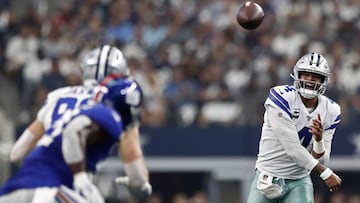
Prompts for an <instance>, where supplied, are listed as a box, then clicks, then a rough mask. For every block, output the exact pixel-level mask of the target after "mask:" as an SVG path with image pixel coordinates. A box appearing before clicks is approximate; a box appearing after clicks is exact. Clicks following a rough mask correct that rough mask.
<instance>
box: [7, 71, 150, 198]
mask: <svg viewBox="0 0 360 203" xmlns="http://www.w3.org/2000/svg"><path fill="white" fill-rule="evenodd" d="M94 89H95V101H97V102H100V103H97V102H94V100H92V99H87V100H83V101H85V102H81V104H80V106H79V107H78V108H72V107H73V106H72V105H68V106H66V107H68V108H66V107H64V108H65V109H64V113H63V114H62V115H61V116H59V117H57V118H56V119H55V120H54V122H53V123H52V124H51V126H50V127H49V128H48V129H47V130H46V133H45V135H44V136H42V138H41V139H40V140H39V142H38V144H37V146H36V147H35V148H34V149H33V150H32V151H31V152H30V153H29V154H28V155H27V156H26V158H25V160H24V162H23V165H22V167H21V168H20V170H19V171H18V173H17V174H15V176H13V177H12V178H10V179H9V180H8V181H7V182H6V183H5V185H4V186H3V187H2V188H1V189H0V203H5V202H6V203H8V202H17V203H28V202H50V203H52V202H90V203H102V202H104V199H103V197H102V196H101V194H100V192H99V191H98V190H97V188H96V187H95V186H94V185H93V183H92V182H91V179H90V177H89V176H88V172H91V173H95V172H96V164H97V163H98V162H99V161H101V160H104V159H105V158H106V157H107V156H108V154H109V151H110V148H111V147H112V146H113V145H114V144H116V143H117V144H118V149H119V157H120V158H121V159H122V161H123V162H124V170H125V172H126V175H127V179H128V186H129V189H130V191H133V192H134V193H136V194H137V195H143V196H147V195H150V194H151V185H150V183H149V181H148V170H147V167H146V165H145V163H144V159H143V155H142V150H141V147H140V142H139V131H138V121H139V108H140V105H141V101H142V90H141V88H140V86H139V85H138V84H137V83H136V81H134V80H133V79H132V78H131V77H129V76H121V77H118V76H115V75H110V76H109V77H107V78H105V79H104V80H103V82H102V86H100V87H96V88H94Z"/></svg>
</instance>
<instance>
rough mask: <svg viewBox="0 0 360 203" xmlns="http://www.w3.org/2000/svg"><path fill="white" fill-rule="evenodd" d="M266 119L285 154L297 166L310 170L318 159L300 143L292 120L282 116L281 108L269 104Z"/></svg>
mask: <svg viewBox="0 0 360 203" xmlns="http://www.w3.org/2000/svg"><path fill="white" fill-rule="evenodd" d="M267 120H268V122H269V124H270V126H271V128H272V130H273V134H274V135H275V136H276V137H277V138H278V140H279V142H280V143H281V145H282V146H283V147H284V149H285V151H286V154H287V155H289V156H290V157H291V158H292V159H293V160H294V161H295V162H296V163H297V164H298V165H299V166H302V167H304V168H305V169H307V170H309V171H311V170H312V169H313V168H314V167H315V166H316V164H318V162H319V161H318V160H316V159H315V158H313V157H312V156H311V155H310V153H309V152H308V151H307V150H306V149H305V148H304V147H303V146H302V145H301V144H300V141H299V137H298V133H297V130H296V127H295V125H294V124H293V122H292V120H291V119H290V118H289V117H288V116H284V115H283V111H282V110H279V109H277V108H275V107H273V106H271V105H267Z"/></svg>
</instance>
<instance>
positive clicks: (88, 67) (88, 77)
mask: <svg viewBox="0 0 360 203" xmlns="http://www.w3.org/2000/svg"><path fill="white" fill-rule="evenodd" d="M81 69H82V73H83V78H84V80H85V83H86V82H89V81H94V82H100V81H101V80H102V79H103V78H105V77H106V76H108V75H110V74H114V73H116V74H121V75H129V72H130V71H129V68H128V66H127V62H126V59H125V57H124V55H123V54H122V52H121V51H120V50H119V49H118V48H116V47H114V46H110V45H103V46H101V47H98V48H95V49H93V50H91V51H90V52H89V53H87V54H86V55H85V56H84V59H83V62H82V64H81Z"/></svg>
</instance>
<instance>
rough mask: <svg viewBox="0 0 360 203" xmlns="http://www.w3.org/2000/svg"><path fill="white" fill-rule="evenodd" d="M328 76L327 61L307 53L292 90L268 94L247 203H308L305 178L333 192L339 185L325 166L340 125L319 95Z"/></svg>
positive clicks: (329, 102)
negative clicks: (315, 178)
mask: <svg viewBox="0 0 360 203" xmlns="http://www.w3.org/2000/svg"><path fill="white" fill-rule="evenodd" d="M330 76H331V72H330V68H329V65H328V63H327V61H326V59H325V58H324V57H323V56H322V55H320V54H318V53H309V54H306V55H304V56H303V57H301V58H300V59H299V60H298V61H297V63H296V64H295V66H294V73H293V75H292V77H293V79H294V85H293V86H290V85H284V86H276V87H273V88H271V89H270V92H269V95H268V98H267V99H266V101H265V104H264V106H265V113H264V122H263V127H262V133H261V139H260V142H259V153H258V156H257V160H256V164H255V168H256V170H255V176H254V178H253V180H252V183H251V186H250V191H249V195H248V200H247V202H248V203H267V202H269V203H278V202H281V203H313V202H314V194H313V185H312V181H311V178H310V172H314V173H315V174H318V175H319V176H320V177H321V178H322V179H323V180H324V181H325V184H326V185H327V186H328V187H329V189H330V191H331V192H334V191H337V190H338V187H339V186H340V184H341V179H340V178H339V177H338V176H337V175H336V174H335V173H334V172H333V171H332V170H331V169H330V168H328V167H326V166H325V165H326V164H327V163H328V161H329V159H330V153H331V143H332V139H333V136H334V133H335V130H336V128H337V126H338V125H339V123H340V119H341V117H340V114H341V111H340V106H339V105H338V104H337V103H336V102H334V101H333V100H331V99H329V98H328V97H326V96H324V95H323V94H324V93H325V90H326V86H327V84H328V83H329V81H330Z"/></svg>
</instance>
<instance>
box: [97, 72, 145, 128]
mask: <svg viewBox="0 0 360 203" xmlns="http://www.w3.org/2000/svg"><path fill="white" fill-rule="evenodd" d="M95 89H97V90H96V91H95V92H96V93H95V100H96V101H97V102H102V103H104V104H105V105H107V106H111V107H112V108H114V109H115V110H116V111H117V112H118V113H120V116H121V119H122V121H123V124H124V127H125V128H127V127H128V126H130V125H131V124H134V123H136V122H138V121H139V119H140V106H141V103H142V100H143V92H142V89H141V87H140V85H139V84H138V83H137V82H136V81H135V80H134V79H133V78H132V77H131V76H119V75H116V74H112V75H109V76H107V77H106V78H104V80H102V81H101V83H100V86H99V87H96V88H95Z"/></svg>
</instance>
